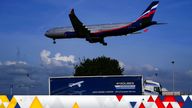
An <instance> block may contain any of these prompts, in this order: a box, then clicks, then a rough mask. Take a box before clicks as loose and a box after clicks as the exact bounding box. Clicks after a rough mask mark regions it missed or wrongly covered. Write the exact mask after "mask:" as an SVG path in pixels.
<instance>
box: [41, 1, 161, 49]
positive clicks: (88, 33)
mask: <svg viewBox="0 0 192 108" xmlns="http://www.w3.org/2000/svg"><path fill="white" fill-rule="evenodd" d="M158 5H159V1H153V2H152V3H151V4H150V5H149V7H148V8H147V9H146V10H145V11H144V12H143V13H142V15H141V16H140V17H139V18H138V19H136V20H135V21H133V22H131V23H116V24H98V25H88V26H85V25H84V24H83V23H82V22H81V21H80V20H79V19H78V17H77V16H76V15H75V12H74V9H72V10H71V12H70V14H69V18H70V21H71V24H72V27H56V28H52V29H49V30H48V31H46V33H45V36H46V37H48V38H51V39H53V43H54V44H55V43H56V41H55V40H56V39H71V38H81V39H86V41H88V42H90V43H97V42H99V43H101V44H103V45H104V46H107V43H106V42H105V40H104V38H105V37H111V36H123V35H125V36H126V35H128V34H139V33H141V32H138V31H140V30H142V29H144V32H147V31H148V29H145V28H147V27H149V26H152V25H160V24H164V23H158V22H157V21H152V19H153V16H154V14H155V12H156V9H157V7H158Z"/></svg>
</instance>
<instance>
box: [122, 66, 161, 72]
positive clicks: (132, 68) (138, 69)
mask: <svg viewBox="0 0 192 108" xmlns="http://www.w3.org/2000/svg"><path fill="white" fill-rule="evenodd" d="M126 70H127V71H128V72H136V73H141V72H158V71H159V68H157V67H155V66H153V65H150V64H145V65H142V66H132V65H127V66H126Z"/></svg>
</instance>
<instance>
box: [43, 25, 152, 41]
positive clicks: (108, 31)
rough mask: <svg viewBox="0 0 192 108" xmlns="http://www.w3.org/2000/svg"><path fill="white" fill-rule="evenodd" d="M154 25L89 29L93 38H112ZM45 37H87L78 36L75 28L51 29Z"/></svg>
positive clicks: (94, 27)
mask: <svg viewBox="0 0 192 108" xmlns="http://www.w3.org/2000/svg"><path fill="white" fill-rule="evenodd" d="M154 24H156V22H152V23H148V24H143V23H140V22H133V23H130V24H128V25H127V23H118V24H100V25H88V26H87V28H90V30H91V36H92V37H110V36H121V35H127V34H132V33H134V32H137V31H139V30H142V29H144V28H146V27H149V26H151V25H154ZM118 26H119V28H118ZM114 27H116V28H114ZM45 35H46V36H47V37H48V38H51V39H65V38H69V39H70V38H86V36H85V37H80V36H78V34H77V33H76V32H75V31H74V30H73V27H55V28H52V29H49V30H48V31H47V32H46V33H45Z"/></svg>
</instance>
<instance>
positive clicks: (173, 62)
mask: <svg viewBox="0 0 192 108" xmlns="http://www.w3.org/2000/svg"><path fill="white" fill-rule="evenodd" d="M171 64H173V69H172V72H173V95H174V92H175V72H174V64H175V61H172V62H171Z"/></svg>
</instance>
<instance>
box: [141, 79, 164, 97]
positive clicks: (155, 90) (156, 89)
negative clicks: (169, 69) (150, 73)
mask: <svg viewBox="0 0 192 108" xmlns="http://www.w3.org/2000/svg"><path fill="white" fill-rule="evenodd" d="M144 94H145V95H162V86H161V84H160V83H158V82H155V81H152V80H145V81H144Z"/></svg>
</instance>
